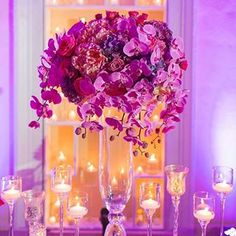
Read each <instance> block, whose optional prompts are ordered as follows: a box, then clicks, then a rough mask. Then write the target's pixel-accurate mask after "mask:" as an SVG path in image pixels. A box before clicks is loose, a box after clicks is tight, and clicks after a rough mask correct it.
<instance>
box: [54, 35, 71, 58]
mask: <svg viewBox="0 0 236 236" xmlns="http://www.w3.org/2000/svg"><path fill="white" fill-rule="evenodd" d="M58 43H59V48H58V50H57V54H59V55H60V56H70V55H71V54H72V52H73V50H74V48H75V46H76V41H75V37H74V35H73V34H70V35H66V34H64V35H63V36H62V38H61V39H60V41H59V42H58Z"/></svg>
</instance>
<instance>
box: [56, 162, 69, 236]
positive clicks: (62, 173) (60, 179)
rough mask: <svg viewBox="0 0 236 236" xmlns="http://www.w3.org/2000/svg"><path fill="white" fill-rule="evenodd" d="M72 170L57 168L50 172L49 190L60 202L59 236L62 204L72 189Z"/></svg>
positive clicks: (61, 228)
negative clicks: (50, 189)
mask: <svg viewBox="0 0 236 236" xmlns="http://www.w3.org/2000/svg"><path fill="white" fill-rule="evenodd" d="M71 184H72V170H71V167H70V166H58V167H55V168H54V169H52V171H51V188H52V191H53V192H55V193H56V194H57V196H58V198H59V201H60V212H59V218H60V236H63V221H64V203H65V202H66V201H67V198H68V194H69V192H70V191H71V189H72V187H71Z"/></svg>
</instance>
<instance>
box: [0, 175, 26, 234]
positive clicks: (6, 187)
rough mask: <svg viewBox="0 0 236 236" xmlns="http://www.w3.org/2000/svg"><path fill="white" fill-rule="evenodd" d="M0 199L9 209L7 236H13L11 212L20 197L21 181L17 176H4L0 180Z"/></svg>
mask: <svg viewBox="0 0 236 236" xmlns="http://www.w3.org/2000/svg"><path fill="white" fill-rule="evenodd" d="M0 190H1V198H2V199H3V200H4V201H5V202H6V203H7V204H8V207H9V215H10V216H9V226H10V229H9V236H13V235H14V230H13V221H14V219H13V216H14V215H13V211H14V206H15V203H16V201H17V200H18V199H19V198H20V197H21V192H22V179H21V177H19V176H12V175H9V176H5V177H2V178H1V189H0Z"/></svg>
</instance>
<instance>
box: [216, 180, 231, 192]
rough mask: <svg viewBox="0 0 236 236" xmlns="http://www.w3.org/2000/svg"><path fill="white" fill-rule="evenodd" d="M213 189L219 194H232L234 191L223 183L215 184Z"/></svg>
mask: <svg viewBox="0 0 236 236" xmlns="http://www.w3.org/2000/svg"><path fill="white" fill-rule="evenodd" d="M213 189H214V190H215V191H216V192H218V193H230V192H231V191H232V190H233V186H232V185H230V184H227V183H224V182H222V183H217V184H214V185H213Z"/></svg>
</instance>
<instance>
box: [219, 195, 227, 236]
mask: <svg viewBox="0 0 236 236" xmlns="http://www.w3.org/2000/svg"><path fill="white" fill-rule="evenodd" d="M225 201H226V196H225V194H224V193H221V194H220V207H221V210H220V211H221V217H220V236H224V215H225Z"/></svg>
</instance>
